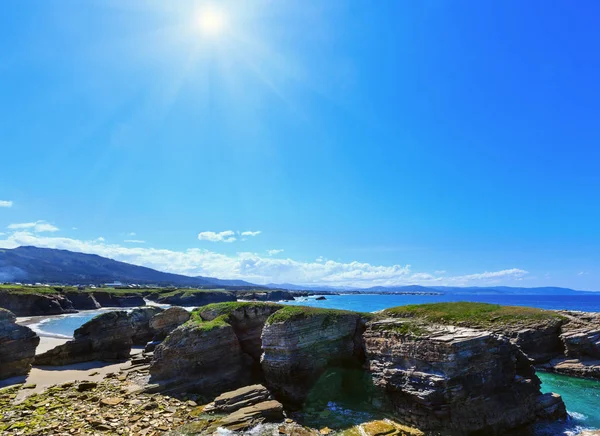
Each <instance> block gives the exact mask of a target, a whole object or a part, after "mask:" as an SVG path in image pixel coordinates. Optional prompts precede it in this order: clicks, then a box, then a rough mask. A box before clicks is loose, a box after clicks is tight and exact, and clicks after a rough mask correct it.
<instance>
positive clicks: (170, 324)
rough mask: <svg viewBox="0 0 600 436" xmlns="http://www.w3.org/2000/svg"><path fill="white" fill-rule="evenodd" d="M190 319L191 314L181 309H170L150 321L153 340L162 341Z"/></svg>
mask: <svg viewBox="0 0 600 436" xmlns="http://www.w3.org/2000/svg"><path fill="white" fill-rule="evenodd" d="M189 319H190V313H189V312H188V311H187V310H185V309H183V308H181V307H169V308H168V309H166V310H165V311H164V312H161V313H158V314H156V315H155V316H154V317H153V318H152V319H151V320H150V328H151V329H152V331H153V332H154V337H153V340H155V341H162V340H163V339H164V338H166V337H167V335H168V334H169V333H171V332H172V331H173V330H175V329H176V328H177V327H179V326H180V325H182V324H184V323H185V322H187V321H188V320H189Z"/></svg>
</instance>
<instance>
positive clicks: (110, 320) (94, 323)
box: [35, 310, 134, 365]
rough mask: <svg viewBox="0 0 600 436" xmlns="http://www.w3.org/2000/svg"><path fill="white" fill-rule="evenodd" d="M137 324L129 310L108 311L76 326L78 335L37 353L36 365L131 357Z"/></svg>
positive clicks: (67, 363) (75, 334)
mask: <svg viewBox="0 0 600 436" xmlns="http://www.w3.org/2000/svg"><path fill="white" fill-rule="evenodd" d="M133 335H134V328H133V326H132V324H131V319H130V317H129V315H128V314H127V312H125V311H122V310H121V311H116V312H107V313H103V314H101V315H98V316H96V317H95V318H93V319H91V320H90V321H88V322H86V323H85V324H84V325H82V326H81V327H79V328H78V329H77V330H75V333H74V335H73V336H74V339H73V340H71V341H68V342H66V343H65V344H63V345H59V346H58V347H55V348H53V349H52V350H49V351H47V352H45V353H43V354H39V355H37V356H36V357H35V364H36V365H69V364H72V363H78V362H88V361H92V360H104V361H115V360H116V361H118V360H123V359H127V358H129V354H130V352H131V346H132V345H133V341H132V337H133Z"/></svg>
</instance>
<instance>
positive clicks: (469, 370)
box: [363, 319, 566, 434]
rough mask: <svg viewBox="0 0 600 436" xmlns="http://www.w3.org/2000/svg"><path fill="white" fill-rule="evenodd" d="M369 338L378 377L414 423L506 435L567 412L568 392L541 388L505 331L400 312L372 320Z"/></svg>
mask: <svg viewBox="0 0 600 436" xmlns="http://www.w3.org/2000/svg"><path fill="white" fill-rule="evenodd" d="M363 338H364V347H365V354H366V364H367V367H368V370H369V371H370V372H371V374H372V375H373V382H374V384H375V386H377V387H378V388H380V389H381V390H382V393H383V395H384V400H385V401H387V402H389V407H391V409H392V410H393V413H394V415H395V416H397V417H399V418H400V420H401V421H402V422H404V423H406V424H409V425H414V426H416V427H418V428H420V429H422V430H429V431H441V430H444V431H448V432H454V433H457V434H467V433H471V432H475V431H484V432H485V434H502V432H503V431H506V430H507V429H510V428H515V427H518V426H521V425H526V424H530V423H532V422H535V421H536V419H538V418H546V417H548V416H549V415H550V416H552V415H553V414H554V415H556V414H559V415H560V412H556V411H557V410H558V409H560V406H561V405H562V400H561V399H560V397H547V396H542V395H541V393H540V390H539V387H540V381H539V379H538V378H537V376H536V375H535V372H534V369H533V367H532V366H531V365H530V363H529V361H528V359H527V357H526V356H525V355H524V354H523V353H522V352H521V351H520V350H519V349H518V348H517V347H516V346H515V345H513V344H511V343H510V341H509V340H507V339H506V338H503V337H501V336H498V335H495V334H493V333H490V332H485V331H480V330H474V329H470V328H464V327H454V326H444V325H424V324H414V323H413V322H412V321H402V320H393V319H392V320H381V321H373V322H371V323H369V324H368V325H367V329H366V331H365V333H364V335H363ZM565 414H566V412H565V411H564V406H563V409H562V417H564V416H565Z"/></svg>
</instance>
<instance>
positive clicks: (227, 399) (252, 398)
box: [203, 385, 272, 413]
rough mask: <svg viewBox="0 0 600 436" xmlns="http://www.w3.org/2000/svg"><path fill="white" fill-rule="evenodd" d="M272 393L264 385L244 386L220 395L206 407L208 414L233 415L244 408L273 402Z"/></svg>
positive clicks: (205, 410)
mask: <svg viewBox="0 0 600 436" xmlns="http://www.w3.org/2000/svg"><path fill="white" fill-rule="evenodd" d="M271 399H272V398H271V393H270V392H269V391H268V390H267V388H265V387H264V386H263V385H251V386H244V387H243V388H239V389H236V390H235V391H231V392H226V393H224V394H221V395H219V396H218V397H217V398H215V399H214V401H213V402H212V403H210V404H207V405H206V406H205V407H204V410H203V411H204V412H207V413H212V412H214V413H232V412H235V411H236V410H239V409H241V408H243V407H248V406H253V405H255V404H258V403H261V402H263V401H267V400H271Z"/></svg>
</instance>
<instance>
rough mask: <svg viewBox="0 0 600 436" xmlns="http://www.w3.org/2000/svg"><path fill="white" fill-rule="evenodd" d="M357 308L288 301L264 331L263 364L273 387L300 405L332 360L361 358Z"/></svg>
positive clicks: (336, 362)
mask: <svg viewBox="0 0 600 436" xmlns="http://www.w3.org/2000/svg"><path fill="white" fill-rule="evenodd" d="M360 320H361V317H360V315H359V314H357V313H352V312H346V311H339V310H326V309H315V308H306V307H297V306H286V307H284V308H283V309H281V310H279V311H278V312H275V313H274V314H273V315H272V316H271V317H270V318H269V319H268V321H267V324H266V326H265V328H264V329H263V332H262V338H261V339H262V350H263V354H262V357H261V365H262V370H263V373H264V377H265V380H266V383H267V385H268V387H269V388H270V389H271V390H272V391H273V392H274V393H275V394H276V395H277V396H278V398H280V399H282V400H283V401H284V402H285V403H287V404H290V405H296V406H297V405H301V404H302V403H303V402H304V400H305V399H306V397H307V395H308V393H309V391H310V389H311V387H312V386H313V384H314V383H315V382H316V381H317V379H318V378H319V376H320V375H321V374H323V372H325V370H326V369H327V368H328V366H330V365H342V366H343V365H346V366H353V365H357V364H358V354H357V349H356V334H357V331H358V328H359V323H360Z"/></svg>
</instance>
